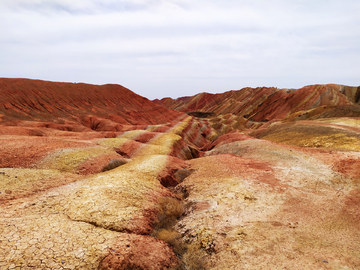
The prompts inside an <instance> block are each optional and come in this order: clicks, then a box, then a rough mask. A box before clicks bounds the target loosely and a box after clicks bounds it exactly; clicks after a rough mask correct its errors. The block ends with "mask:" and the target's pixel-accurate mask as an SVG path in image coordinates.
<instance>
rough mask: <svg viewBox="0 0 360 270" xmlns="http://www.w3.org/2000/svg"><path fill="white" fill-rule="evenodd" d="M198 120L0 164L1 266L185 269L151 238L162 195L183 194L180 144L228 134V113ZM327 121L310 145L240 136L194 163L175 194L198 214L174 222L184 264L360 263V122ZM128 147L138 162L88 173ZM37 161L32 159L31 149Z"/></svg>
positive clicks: (278, 136) (307, 136) (280, 136)
mask: <svg viewBox="0 0 360 270" xmlns="http://www.w3.org/2000/svg"><path fill="white" fill-rule="evenodd" d="M191 120H192V118H191V117H188V118H186V119H185V120H184V121H183V122H180V123H179V124H177V125H175V126H174V127H173V128H166V130H167V131H166V132H165V133H161V132H156V133H152V134H147V133H146V132H149V130H150V131H152V130H156V129H157V128H159V127H160V126H153V127H148V128H147V130H131V131H127V132H124V133H123V134H118V135H117V136H118V138H106V139H99V138H96V137H92V139H90V140H88V141H87V140H85V139H83V140H82V141H81V144H76V145H75V144H73V143H71V144H70V143H69V142H66V144H64V145H66V146H67V147H66V149H63V150H59V148H58V147H54V148H51V149H55V150H54V151H53V150H52V151H46V152H44V153H46V156H44V157H43V158H42V160H40V161H39V160H38V159H39V157H40V156H41V155H35V156H34V157H36V158H35V159H34V160H35V161H36V162H35V163H34V164H31V166H30V165H29V166H30V167H31V168H32V169H29V168H17V169H13V168H6V169H5V168H3V169H0V181H2V182H1V183H0V192H1V193H0V269H98V268H99V267H100V268H101V269H108V268H112V267H113V268H116V267H119V268H116V269H128V268H131V267H138V268H140V269H154V270H155V269H168V268H171V267H175V266H176V264H177V263H178V262H177V259H176V257H175V254H174V252H173V251H172V250H171V249H170V247H169V246H168V245H167V244H166V243H165V242H163V241H160V240H159V239H155V238H153V237H152V236H150V235H149V234H150V233H151V232H152V229H153V222H154V220H155V219H156V217H157V211H158V199H159V198H160V197H163V196H175V195H174V193H172V192H171V191H170V190H168V189H166V188H165V187H163V186H162V185H161V184H160V178H162V177H166V176H167V175H166V174H167V173H168V172H166V173H165V175H164V169H165V168H166V167H167V166H169V165H168V163H169V160H170V159H169V155H170V154H173V155H174V148H177V147H178V149H177V151H185V150H184V149H183V148H182V147H187V145H186V144H185V143H184V141H187V140H192V144H191V145H192V147H195V146H200V145H203V144H204V142H206V138H205V137H204V136H206V135H204V134H205V133H203V132H204V131H205V130H206V129H207V128H209V130H208V132H207V134H208V135H207V138H208V139H209V138H212V137H213V136H214V134H215V133H216V132H219V133H222V132H225V129H226V121H225V120H226V119H225V118H224V122H223V123H222V124H221V125H220V126H219V130H218V131H215V130H213V129H211V128H210V127H209V125H210V124H208V123H207V122H206V121H204V120H201V121H196V122H194V121H193V122H192V121H191ZM230 120H231V121H232V119H231V118H229V121H230ZM319 122H320V121H319ZM321 122H323V125H325V126H326V125H327V126H326V128H330V129H329V130H330V131H329V133H328V134H323V135H324V136H325V137H321V136H320V137H319V134H317V133H316V132H314V133H311V132H310V133H309V132H308V133H304V137H301V138H300V139H299V138H296V137H291V138H287V137H286V136H287V135H288V133H286V132H288V131H289V130H285V132H284V133H281V132H279V133H273V134H270V135H268V136H270V137H271V136H272V138H273V140H275V141H277V140H279V141H283V140H284V139H286V140H287V141H286V143H289V144H290V145H283V144H279V143H274V142H270V141H267V140H258V139H253V140H242V141H235V142H231V143H227V144H222V145H218V146H215V148H213V149H212V150H211V151H208V152H206V153H205V157H203V158H198V159H193V160H189V161H187V164H188V165H189V166H190V167H189V168H188V172H189V173H190V172H192V174H191V175H190V176H188V177H187V178H185V180H184V182H182V183H181V184H180V185H178V186H177V187H176V190H178V191H181V192H183V193H184V194H185V199H184V205H186V209H187V210H186V212H185V214H184V216H183V217H182V218H181V220H179V222H178V223H177V224H176V227H175V228H176V230H177V231H178V232H179V233H180V234H179V235H180V238H179V239H178V241H180V242H185V243H186V244H187V245H188V248H189V250H188V252H185V253H184V254H183V258H182V259H183V261H184V262H185V265H187V266H188V267H189V266H190V265H191V267H192V268H191V269H196V267H199V266H200V264H201V262H203V264H204V266H205V268H206V269H334V270H335V269H359V268H360V252H359V250H360V227H359V226H360V225H359V224H360V209H359V205H360V154H359V152H356V150H357V149H358V145H357V144H353V141H352V139H353V140H356V141H357V140H358V137H357V135H356V132H357V131H356V129H357V128H358V121H357V120H356V119H355V120H354V119H350V120H346V119H343V120H341V121H340V120H336V119H331V120H328V121H321ZM325 122H329V123H330V124H329V123H325ZM324 123H325V124H324ZM329 125H331V126H329ZM334 125H336V127H334ZM313 126H314V127H315V125H313ZM347 127H350V128H353V130H351V132H352V133H349V131H348V130H347ZM184 130H186V133H185V134H184ZM299 130H300V129H299ZM314 130H315V131H316V129H314ZM334 130H335V131H334ZM342 130H344V132H342ZM305 131H307V130H305ZM310 131H311V130H310ZM336 132H340V133H341V134H342V135H341V136H342V137H341V136H340V137H339V136H338V137H337V136H336ZM346 132H347V133H346ZM340 133H339V134H340ZM334 134H335V135H334ZM346 134H350V135H351V136H350V137H346V136H347V135H346ZM353 134H354V135H353ZM141 136H142V137H141ZM147 136H149V137H147ZM344 136H345V139H342V138H343V137H344ZM137 138H142V139H140V140H138V141H137ZM184 138H185V139H184ZM349 138H350V140H349ZM316 140H318V142H319V143H318V144H316V145H313V144H311V143H315V142H316ZM31 141H32V142H35V141H38V140H31ZM43 141H44V144H45V143H46V142H47V141H61V139H59V138H57V139H56V140H52V139H51V140H49V139H47V140H43ZM74 141H76V139H74ZM306 143H308V145H304V144H306ZM309 143H310V144H309ZM126 144H128V145H130V146H129V149H130V150H131V151H130V150H129V153H131V159H129V160H128V161H129V162H128V163H127V164H125V165H122V166H120V167H118V168H115V169H113V170H110V171H107V172H103V173H96V174H93V175H87V176H84V175H79V174H78V173H79V172H81V168H82V167H81V166H85V165H84V164H88V165H87V166H91V164H92V163H91V162H96V161H97V160H102V162H105V161H107V159H106V158H109V157H114V158H117V157H121V156H120V154H118V153H117V152H116V151H117V149H120V148H121V147H123V146H124V145H126ZM330 144H331V145H330ZM33 145H35V143H34V144H33ZM72 145H74V146H72ZM293 145H300V146H305V147H307V148H302V147H297V146H293ZM311 146H313V147H316V148H319V149H315V148H311ZM131 147H133V148H131ZM0 148H1V147H0ZM326 148H330V150H326ZM324 149H325V150H324ZM339 149H340V150H342V151H339ZM343 150H351V151H343ZM4 151H5V152H6V153H7V152H10V150H9V149H5V150H4ZM188 151H189V149H188ZM17 154H18V153H17ZM42 155H43V154H42ZM27 156H28V157H29V162H27V163H26V164H30V161H31V153H28V155H27ZM105 157H106V158H105ZM173 159H174V160H175V159H176V158H175V157H173ZM173 162H175V161H173ZM104 165H105V164H104ZM180 167H181V166H180ZM34 168H37V169H34ZM40 168H41V169H40ZM174 168H175V167H174ZM171 170H173V169H171V168H170V169H169V171H171ZM90 171H91V170H90ZM98 171H99V170H98ZM98 171H96V172H98ZM172 173H174V171H172ZM186 196H188V197H186ZM175 235H176V233H175ZM175 245H176V244H175ZM121 267H122V268H121Z"/></svg>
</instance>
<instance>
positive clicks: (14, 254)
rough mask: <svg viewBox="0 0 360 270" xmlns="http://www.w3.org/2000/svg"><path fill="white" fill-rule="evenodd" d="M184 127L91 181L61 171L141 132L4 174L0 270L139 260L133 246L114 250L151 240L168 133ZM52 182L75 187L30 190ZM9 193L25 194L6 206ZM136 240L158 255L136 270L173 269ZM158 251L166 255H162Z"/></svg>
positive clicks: (167, 258)
mask: <svg viewBox="0 0 360 270" xmlns="http://www.w3.org/2000/svg"><path fill="white" fill-rule="evenodd" d="M186 121H188V119H187V120H186ZM186 126H187V122H185V123H179V124H178V125H177V126H175V127H174V128H173V130H169V132H167V133H164V134H161V133H160V134H159V135H158V136H156V137H155V138H154V139H152V140H151V141H150V143H149V144H144V145H143V147H142V148H141V149H140V152H139V154H138V155H135V156H134V157H133V158H132V160H131V162H129V163H127V164H125V165H123V166H121V167H118V168H116V169H113V170H111V171H108V172H104V173H99V174H96V175H93V176H87V177H84V176H82V177H80V176H77V175H74V176H72V175H73V174H70V173H67V174H66V173H65V172H73V171H76V168H77V167H78V166H79V164H81V163H82V162H84V161H85V160H87V159H89V158H92V157H94V156H95V157H96V156H98V155H101V154H104V153H105V154H109V153H110V154H111V153H112V152H113V151H114V150H113V147H115V146H116V145H114V143H115V144H117V143H118V142H119V141H123V140H130V139H132V138H134V137H136V136H137V135H139V134H141V133H143V132H144V131H131V132H127V133H125V134H124V135H123V137H122V138H118V139H103V140H101V141H100V145H102V146H99V147H92V148H78V149H66V150H60V151H58V152H55V153H53V154H51V155H49V156H47V157H45V159H44V160H43V161H41V162H39V163H38V164H37V167H41V168H43V169H42V170H39V169H4V170H3V172H4V173H1V175H0V177H2V178H1V179H3V178H4V179H5V178H6V179H8V178H9V179H10V178H11V179H12V180H7V182H6V183H5V184H4V187H2V186H0V187H1V192H5V190H4V189H6V190H7V191H8V192H7V193H5V195H4V196H5V197H4V199H6V200H5V201H3V203H2V206H1V207H0V232H1V233H0V269H30V268H31V269H97V268H98V267H99V264H100V262H101V261H102V260H103V259H104V258H105V257H106V256H107V255H108V254H110V253H109V252H110V251H111V252H112V249H114V252H115V251H116V252H120V253H119V254H123V253H124V252H125V251H126V252H127V254H130V255H124V254H123V255H121V256H125V257H126V256H130V257H131V256H133V255H131V254H136V256H138V257H139V258H141V256H143V257H144V258H147V255H146V254H143V255H141V254H142V253H141V252H142V251H141V250H137V251H136V252H135V251H134V250H133V249H134V248H135V249H136V245H134V244H133V246H134V247H129V244H126V247H125V246H121V244H120V243H136V241H142V240H141V239H142V238H141V237H145V236H141V237H140V238H134V237H132V235H134V236H135V235H144V234H149V233H151V231H152V226H153V221H154V219H155V218H156V215H157V200H158V198H159V197H162V196H173V195H172V193H171V192H170V191H169V190H168V189H166V188H164V187H163V186H162V185H161V184H160V182H159V179H158V175H159V174H160V172H162V171H163V170H164V169H165V167H166V165H167V162H168V154H169V153H170V152H171V150H172V145H173V144H175V143H176V142H177V141H178V140H179V139H181V137H180V136H179V135H176V133H179V132H181V130H182V129H183V128H184V127H186ZM156 146H159V147H160V148H159V149H158V148H154V147H156ZM49 168H52V169H57V170H49ZM57 175H58V176H59V177H66V176H67V177H70V179H73V180H72V181H75V180H78V181H75V182H73V183H70V184H67V185H62V186H60V187H56V188H51V187H54V186H51V185H50V186H48V187H47V189H48V188H50V189H48V190H47V191H45V192H39V190H37V189H36V184H37V183H39V182H41V181H43V182H46V181H51V180H52V179H53V178H54V177H55V178H56V176H57ZM26 176H27V177H26ZM81 178H83V179H82V180H79V179H81ZM9 183H10V184H9ZM62 184H66V183H63V182H62ZM27 189H28V191H27ZM9 190H12V191H11V193H19V190H20V191H23V192H27V193H26V194H25V195H31V194H32V195H31V196H27V197H24V198H19V199H14V200H9V199H10V197H9V196H10V195H9V194H8V193H9ZM20 193H21V192H20ZM0 195H3V194H2V193H1V194H0ZM129 237H130V238H129ZM131 237H132V238H134V239H133V240H131ZM148 237H150V236H148ZM150 238H152V237H150ZM126 239H128V240H126ZM136 239H137V240H136ZM144 239H145V238H144ZM152 239H153V238H152ZM125 240H126V241H125ZM129 241H130V242H129ZM144 241H145V242H147V243H150V244H151V245H153V246H150V247H149V248H150V249H152V250H153V252H154V254H157V255H158V256H153V257H151V258H152V261H149V262H148V263H150V264H152V265H151V266H149V264H148V266H146V263H144V262H141V261H140V262H139V263H140V264H139V265H138V266H139V267H140V266H141V267H145V268H147V269H161V268H162V267H166V268H168V267H174V266H175V265H176V264H177V260H176V257H175V256H174V254H173V252H172V251H171V250H170V249H169V248H168V246H167V244H166V243H164V242H162V241H159V240H157V241H153V240H150V241H149V240H146V239H145V240H144ZM145 242H144V243H145ZM124 245H125V244H124ZM119 249H120V251H117V250H119ZM121 250H123V251H121ZM129 250H130V251H129ZM131 250H133V251H131ZM129 252H130V253H129ZM131 252H132V253H131ZM162 252H165V253H164V254H166V255H164V256H162V255H161V254H162ZM119 256H120V255H119ZM121 256H120V257H121ZM130 257H129V260H130V261H131V258H130ZM110 258H112V257H110ZM126 258H127V257H126ZM157 258H158V260H159V261H156V260H157ZM116 260H119V258H118V259H116ZM120 261H121V260H120ZM107 263H109V262H108V261H107ZM110 263H111V260H110ZM135 263H137V262H135ZM162 264H163V265H164V266H161V265H162ZM144 265H145V266H144ZM133 266H134V265H133ZM135 266H136V265H135ZM159 267H160V268H159Z"/></svg>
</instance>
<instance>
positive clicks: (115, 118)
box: [0, 78, 182, 131]
mask: <svg viewBox="0 0 360 270" xmlns="http://www.w3.org/2000/svg"><path fill="white" fill-rule="evenodd" d="M0 92H1V96H0V104H1V105H0V114H1V118H2V119H3V121H5V122H9V121H14V120H15V121H16V120H32V121H34V120H35V121H41V122H44V121H51V122H56V123H60V124H62V122H64V121H65V120H71V121H73V122H75V123H78V124H84V125H85V126H87V127H90V128H93V129H95V130H106V131H115V130H119V129H121V124H131V125H138V124H146V125H147V124H161V123H167V122H169V121H171V120H174V119H176V118H177V117H179V116H181V115H182V113H179V112H176V111H171V110H168V109H166V108H165V107H162V106H159V105H155V104H154V103H153V102H151V101H150V100H148V99H146V98H144V97H141V96H139V95H137V94H135V93H133V92H132V91H130V90H129V89H127V88H125V87H123V86H120V85H114V84H107V85H90V84H84V83H61V82H49V81H40V80H29V79H8V78H0ZM91 116H93V117H91ZM118 124H120V125H118Z"/></svg>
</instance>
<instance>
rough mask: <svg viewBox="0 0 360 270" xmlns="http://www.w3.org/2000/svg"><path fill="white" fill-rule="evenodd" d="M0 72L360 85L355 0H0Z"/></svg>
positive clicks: (227, 86)
mask: <svg viewBox="0 0 360 270" xmlns="http://www.w3.org/2000/svg"><path fill="white" fill-rule="evenodd" d="M0 29H1V30H0V33H1V34H0V77H9V78H30V79H41V80H50V81H61V82H84V83H91V84H107V83H115V84H120V85H123V86H125V87H127V88H129V89H130V90H132V91H134V92H135V93H137V94H139V95H142V96H144V97H147V98H149V99H155V98H163V97H172V98H176V97H181V96H191V95H195V94H197V93H200V92H209V93H222V92H225V91H229V90H238V89H241V88H243V87H260V86H267V87H271V86H273V87H279V88H300V87H303V86H305V85H310V84H326V83H337V84H344V85H350V86H359V85H360V0H221V1H220V0H168V1H165V0H148V1H145V0H76V1H75V0H0Z"/></svg>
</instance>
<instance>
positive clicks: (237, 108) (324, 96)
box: [154, 84, 360, 122]
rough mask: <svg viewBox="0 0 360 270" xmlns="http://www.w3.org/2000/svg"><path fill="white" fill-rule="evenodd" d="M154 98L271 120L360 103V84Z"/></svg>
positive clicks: (182, 107) (179, 106)
mask: <svg viewBox="0 0 360 270" xmlns="http://www.w3.org/2000/svg"><path fill="white" fill-rule="evenodd" d="M154 102H155V103H157V104H159V105H163V106H165V107H167V108H169V109H175V110H178V111H181V112H187V113H188V112H194V111H196V112H207V113H210V112H211V113H215V114H216V115H225V114H234V115H236V116H239V117H244V118H246V119H248V120H251V121H257V122H267V121H270V120H281V119H284V118H286V117H290V116H291V115H294V114H296V116H298V115H301V114H303V113H304V112H308V111H309V110H314V109H316V108H322V109H321V110H318V111H317V113H319V114H320V113H323V112H324V111H325V110H328V109H330V108H333V107H334V106H347V107H349V106H353V105H357V104H359V102H360V87H349V86H343V85H335V84H328V85H310V86H305V87H303V88H301V89H298V90H294V89H278V88H274V87H271V88H267V87H258V88H249V87H247V88H243V89H241V90H238V91H228V92H225V93H222V94H209V93H200V94H197V95H195V96H192V97H182V98H178V99H171V98H163V99H161V100H154ZM355 107H357V106H355ZM349 110H350V111H353V110H351V109H349ZM350 114H351V113H350ZM343 116H346V115H343ZM351 116H360V114H357V115H351Z"/></svg>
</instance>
